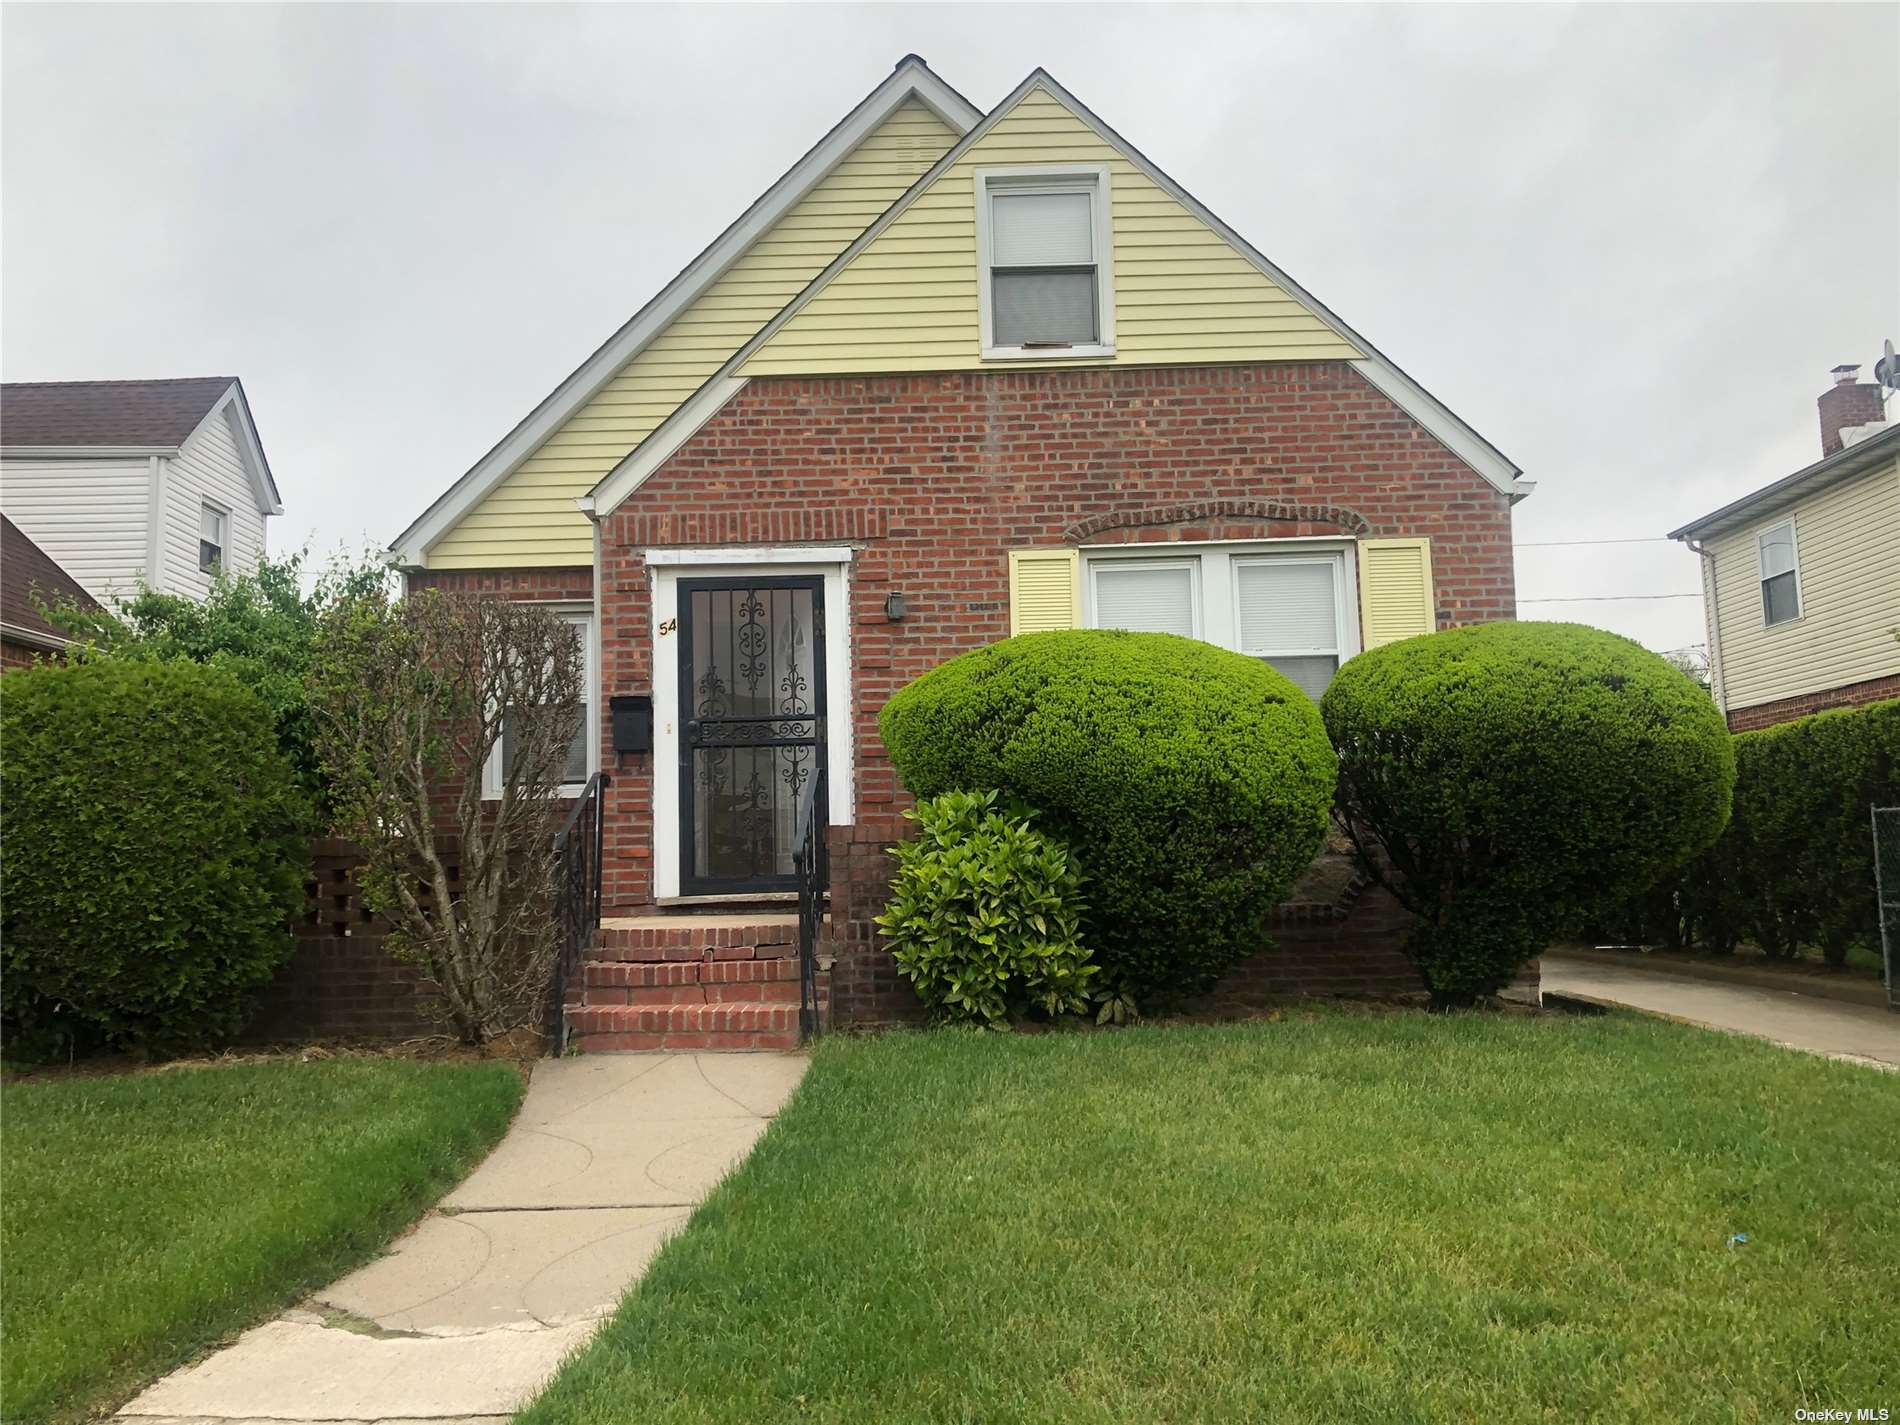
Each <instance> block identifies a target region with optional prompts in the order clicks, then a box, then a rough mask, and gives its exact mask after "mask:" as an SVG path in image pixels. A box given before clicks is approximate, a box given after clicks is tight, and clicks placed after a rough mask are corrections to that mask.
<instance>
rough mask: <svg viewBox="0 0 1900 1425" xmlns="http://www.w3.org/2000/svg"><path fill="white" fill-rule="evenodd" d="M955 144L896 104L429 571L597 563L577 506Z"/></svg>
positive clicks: (487, 502)
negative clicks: (624, 458) (888, 115)
mask: <svg viewBox="0 0 1900 1425" xmlns="http://www.w3.org/2000/svg"><path fill="white" fill-rule="evenodd" d="M956 138H957V135H956V133H955V131H954V130H952V129H951V128H950V126H949V125H947V124H945V123H944V122H943V121H942V120H941V119H939V118H938V117H937V116H936V115H935V114H933V113H931V112H930V110H929V109H927V108H925V107H924V106H923V105H922V104H920V103H918V102H917V101H916V100H914V99H913V100H910V101H908V102H907V103H905V104H903V105H902V106H900V107H899V108H898V109H896V110H895V111H894V112H893V113H892V114H891V116H890V117H889V118H888V119H886V120H885V121H884V123H883V124H882V125H881V126H880V127H879V128H878V129H877V131H876V132H874V133H872V134H871V135H870V136H869V137H867V138H866V139H865V140H864V141H863V142H862V143H860V144H859V145H858V146H857V147H856V148H855V149H853V150H852V151H851V152H850V154H848V155H847V156H846V157H845V159H844V160H843V161H842V162H841V163H839V164H838V166H837V167H836V168H834V169H832V171H831V172H830V173H829V174H827V175H826V176H825V177H824V179H823V180H822V181H821V182H820V183H819V184H818V185H817V186H816V187H815V188H813V189H812V191H811V192H810V193H808V194H806V195H805V197H804V198H803V199H802V200H800V201H799V203H798V204H797V205H796V206H794V207H793V208H792V209H791V210H790V211H789V212H787V213H786V214H785V216H784V217H782V218H781V219H780V220H779V221H778V223H777V224H776V225H775V226H774V227H773V228H772V229H771V230H770V231H769V232H767V233H765V234H763V235H762V236H761V237H760V238H759V239H758V240H757V241H756V242H754V243H753V244H752V246H751V247H749V248H747V249H746V251H745V253H744V254H743V255H742V256H741V257H740V258H739V260H738V261H736V262H735V263H733V265H732V266H731V267H730V268H728V269H727V270H726V272H725V273H724V274H723V275H721V276H720V278H719V279H718V281H716V282H715V283H713V285H712V286H711V287H709V288H707V289H706V291H705V292H703V293H702V294H701V295H700V297H699V299H698V300H697V301H696V302H694V303H693V304H692V305H691V306H689V307H688V308H687V309H686V310H685V311H683V312H682V313H680V315H679V316H678V317H677V318H676V319H675V320H674V321H673V323H672V325H670V326H669V327H667V329H666V330H665V331H663V332H661V333H660V334H659V335H658V336H656V337H655V338H654V339H653V340H652V341H651V342H649V343H648V344H647V345H646V346H645V347H644V348H643V349H642V350H641V351H640V352H638V353H637V354H636V355H635V356H634V357H633V358H632V359H631V360H630V361H628V362H627V364H626V365H625V366H623V367H621V369H620V370H619V371H618V372H617V373H616V374H615V375H614V377H613V379H612V380H610V381H609V382H608V383H607V384H606V385H605V386H604V387H602V388H601V389H600V391H599V392H597V393H596V394H595V396H594V397H593V399H592V400H590V401H589V402H588V403H587V404H586V405H584V406H582V407H581V408H580V410H578V411H576V412H575V413H574V414H573V415H572V416H571V417H569V418H568V420H567V421H566V422H565V423H564V424H563V425H562V426H561V428H560V429H559V430H557V431H555V432H554V433H553V434H552V435H550V436H549V437H548V438H547V440H546V441H544V442H543V443H542V445H541V447H540V448H539V449H538V450H536V451H535V452H534V453H533V454H532V455H530V456H529V457H528V458H527V459H526V460H525V461H523V462H522V463H521V465H520V466H519V468H517V469H516V470H515V471H514V472H513V473H512V474H510V475H509V476H508V478H507V479H506V480H504V481H502V482H501V484H499V485H497V486H496V487H495V488H494V489H493V490H492V491H490V492H489V494H488V496H487V497H486V498H485V499H484V500H482V501H481V502H480V503H479V504H477V505H476V506H475V507H474V508H473V509H472V510H470V512H469V513H468V514H466V515H464V516H463V517H462V519H461V520H460V521H459V522H458V523H457V524H456V526H455V528H453V529H451V530H450V531H449V532H448V533H447V534H445V535H443V536H442V538H441V539H440V540H438V541H437V542H436V543H435V544H434V545H433V546H432V547H431V548H430V549H429V551H428V554H427V562H428V566H429V567H430V568H431V569H479V568H489V567H520V566H524V565H529V566H532V565H542V566H546V565H567V564H590V563H592V562H593V557H594V555H593V536H592V532H591V530H590V528H589V526H588V522H587V517H586V516H585V515H583V514H581V512H580V511H579V510H577V509H576V508H575V507H574V501H575V500H576V499H577V498H579V497H580V496H582V495H584V494H586V493H587V492H588V491H589V490H591V489H592V488H593V487H594V486H595V484H597V483H598V482H599V481H600V479H601V478H602V477H603V476H605V475H606V474H607V472H608V471H610V470H612V469H613V467H614V466H615V465H617V464H619V463H620V460H621V459H622V457H624V456H625V455H627V454H628V452H630V451H632V450H633V449H634V448H635V447H636V446H638V445H639V443H640V442H641V441H642V440H644V439H645V438H646V437H647V436H648V435H649V434H650V433H651V432H652V431H653V429H654V428H655V427H656V426H658V425H659V424H660V422H661V421H663V420H665V419H666V418H667V416H669V415H671V414H672V412H673V411H674V409H675V408H676V407H678V406H679V405H680V403H681V402H683V401H684V400H685V399H686V398H687V397H688V396H690V395H692V394H693V392H694V391H696V390H698V389H699V387H700V386H701V385H702V384H704V382H705V381H706V379H707V378H708V377H709V376H711V375H712V374H713V373H714V372H715V371H717V370H718V369H719V368H720V367H721V366H722V365H724V364H725V362H726V361H727V360H728V359H730V358H731V356H732V354H733V352H735V351H737V350H738V349H739V348H740V347H741V346H743V345H744V344H745V343H746V341H747V339H748V338H750V337H751V336H752V334H753V333H754V332H756V331H758V329H759V328H760V327H762V326H764V325H765V324H766V323H767V322H768V321H770V320H771V319H772V318H773V317H774V316H775V315H777V314H778V312H779V310H780V309H781V308H783V307H784V306H785V304H786V303H787V302H789V301H790V300H791V299H792V298H793V297H794V296H796V295H797V294H798V293H799V292H800V291H802V290H804V288H805V286H806V284H807V283H809V282H810V281H811V279H812V278H813V277H815V276H817V275H818V273H819V272H821V271H823V270H824V267H825V265H826V264H827V263H829V262H830V261H831V260H832V259H833V258H835V257H836V256H837V255H838V254H839V253H840V252H842V251H843V250H844V249H845V247H846V246H847V245H848V244H849V243H850V242H851V240H852V239H853V238H855V237H857V235H858V234H859V233H861V232H863V231H864V229H865V228H867V227H868V226H870V224H871V221H872V220H873V219H874V218H876V217H877V215H878V214H879V213H882V212H883V211H884V210H885V209H886V208H888V207H889V206H890V205H891V204H892V203H893V202H894V201H896V199H897V197H898V195H899V194H901V193H902V192H903V191H904V190H905V189H906V188H908V187H909V186H910V185H911V184H912V183H914V182H915V181H916V180H917V177H918V175H920V174H921V173H923V172H924V170H925V169H927V168H929V167H930V165H931V164H933V163H935V162H936V161H937V160H938V159H939V158H941V157H942V156H943V155H944V153H945V151H946V150H948V149H949V147H950V145H951V144H953V143H954V142H956Z"/></svg>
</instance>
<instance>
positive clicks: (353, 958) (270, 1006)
mask: <svg viewBox="0 0 1900 1425" xmlns="http://www.w3.org/2000/svg"><path fill="white" fill-rule="evenodd" d="M310 851H311V856H310V861H311V865H310V879H309V880H308V881H306V882H305V883H304V909H303V914H302V915H300V916H299V917H298V918H297V922H296V924H295V925H294V926H293V929H294V930H295V932H296V937H297V948H296V949H295V950H294V951H293V952H292V954H291V957H290V960H289V963H287V964H286V965H285V966H284V967H283V968H282V969H281V970H279V971H278V972H277V978H276V979H275V980H273V981H272V982H271V984H270V986H269V987H268V988H267V989H266V990H265V991H264V993H263V994H262V995H261V996H260V997H259V1001H258V1007H257V1012H256V1013H255V1014H254V1015H253V1016H252V1018H251V1022H250V1023H249V1024H248V1025H247V1026H245V1030H244V1034H243V1038H244V1039H245V1040H247V1041H249V1042H251V1043H281V1042H285V1041H292V1040H308V1039H407V1038H413V1037H417V1036H420V1035H424V1034H434V1033H440V1032H441V1029H440V1026H439V1025H438V1024H437V1022H436V1021H434V1020H432V1019H430V1018H429V1017H428V1015H427V1014H426V1013H425V1012H424V1006H425V1004H426V1002H427V998H428V993H429V985H428V981H427V980H426V979H425V978H424V977H423V975H422V973H421V971H420V970H418V969H417V968H416V967H415V966H413V965H406V964H402V963H400V962H399V961H397V960H394V959H392V958H391V957H390V955H389V952H388V951H387V950H386V949H384V947H383V933H384V929H385V927H384V925H383V922H382V921H380V920H378V919H377V918H376V917H375V916H373V915H371V914H370V912H369V910H368V908H367V907H366V906H364V904H363V901H362V897H361V895H360V893H359V892H358V890H357V887H356V877H355V870H356V867H357V866H358V865H360V864H361V862H362V853H361V852H359V851H358V850H357V849H356V848H355V847H354V846H352V845H351V844H350V843H349V842H347V841H338V840H334V839H324V840H319V841H316V842H313V843H312V844H311V848H310Z"/></svg>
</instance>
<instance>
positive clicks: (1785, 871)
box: [1608, 700, 1900, 965]
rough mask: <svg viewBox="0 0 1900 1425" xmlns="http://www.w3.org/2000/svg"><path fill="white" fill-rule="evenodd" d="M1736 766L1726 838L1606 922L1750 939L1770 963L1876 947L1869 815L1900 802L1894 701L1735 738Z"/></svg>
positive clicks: (1726, 944)
mask: <svg viewBox="0 0 1900 1425" xmlns="http://www.w3.org/2000/svg"><path fill="white" fill-rule="evenodd" d="M1735 767H1736V778H1735V814H1734V816H1733V817H1731V818H1730V820H1729V824H1728V829H1727V830H1726V831H1724V832H1723V833H1722V836H1721V838H1720V839H1719V840H1718V841H1717V842H1716V843H1715V845H1713V846H1712V847H1710V848H1709V849H1708V851H1706V852H1704V853H1703V854H1702V855H1701V856H1698V857H1696V858H1695V859H1694V860H1692V861H1690V862H1689V863H1688V864H1687V865H1685V866H1684V867H1682V869H1681V870H1680V871H1679V872H1678V873H1677V874H1675V875H1674V876H1671V877H1670V878H1669V879H1667V880H1666V881H1665V882H1663V884H1662V885H1660V886H1659V887H1658V888H1657V889H1656V891H1655V892H1654V893H1652V894H1651V895H1650V896H1649V897H1647V898H1646V901H1645V903H1643V904H1641V905H1633V906H1626V907H1621V908H1619V911H1618V912H1617V914H1616V915H1615V916H1614V917H1613V918H1612V919H1611V920H1610V921H1609V922H1608V923H1609V924H1610V925H1612V926H1615V927H1617V928H1627V930H1628V932H1629V933H1628V936H1627V938H1629V939H1631V940H1640V941H1644V942H1647V943H1660V944H1662V945H1664V946H1666V947H1668V948H1670V949H1685V948H1688V947H1690V946H1694V947H1697V948H1700V949H1703V950H1709V951H1714V952H1716V953H1718V954H1726V953H1728V952H1729V951H1732V950H1733V949H1734V948H1735V946H1736V945H1737V943H1738V942H1740V941H1743V940H1747V941H1752V942H1753V943H1754V944H1755V945H1757V946H1759V947H1760V948H1761V951H1762V953H1763V954H1764V955H1766V956H1768V957H1769V958H1770V959H1775V960H1791V959H1794V958H1796V957H1797V956H1799V955H1800V954H1801V952H1802V951H1803V950H1804V949H1806V948H1815V949H1818V950H1820V952H1821V955H1822V957H1823V958H1824V959H1825V960H1826V961H1827V962H1828V963H1829V964H1833V965H1838V964H1841V963H1842V962H1844V961H1845V960H1846V958H1847V951H1848V948H1849V947H1850V946H1852V945H1854V944H1855V943H1856V942H1858V943H1861V944H1866V945H1874V946H1877V945H1878V944H1879V943H1880V921H1879V912H1878V908H1877V905H1876V894H1875V884H1874V842H1873V825H1872V822H1871V820H1870V818H1869V815H1868V809H1869V808H1870V807H1873V806H1896V805H1900V700H1891V701H1887V702H1880V703H1869V704H1867V705H1865V706H1863V707H1858V708H1841V709H1837V710H1835V711H1832V712H1823V713H1815V714H1813V715H1812V716H1810V717H1803V718H1796V719H1795V720H1793V721H1792V722H1784V723H1778V724H1777V725H1775V726H1774V727H1766V728H1762V729H1760V730H1759V731H1756V732H1744V733H1739V734H1737V736H1736V738H1735Z"/></svg>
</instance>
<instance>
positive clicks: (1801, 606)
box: [1755, 515, 1808, 629]
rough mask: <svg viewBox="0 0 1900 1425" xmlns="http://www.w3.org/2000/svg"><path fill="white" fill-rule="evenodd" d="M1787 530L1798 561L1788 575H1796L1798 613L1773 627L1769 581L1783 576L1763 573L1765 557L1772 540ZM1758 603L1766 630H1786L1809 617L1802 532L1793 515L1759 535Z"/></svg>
mask: <svg viewBox="0 0 1900 1425" xmlns="http://www.w3.org/2000/svg"><path fill="white" fill-rule="evenodd" d="M1783 529H1785V530H1787V531H1788V552H1789V554H1790V556H1791V557H1792V558H1793V560H1794V567H1793V568H1792V569H1790V570H1788V571H1786V572H1788V573H1791V574H1793V575H1794V613H1793V614H1792V615H1791V616H1790V617H1788V618H1783V619H1776V620H1775V621H1774V622H1773V623H1770V622H1769V621H1768V581H1769V580H1770V579H1771V578H1774V579H1778V578H1780V577H1781V576H1780V575H1779V574H1772V575H1771V574H1765V573H1763V572H1762V553H1763V551H1764V550H1765V549H1766V547H1767V543H1768V536H1769V535H1771V534H1774V533H1776V532H1777V531H1780V530H1783ZM1755 599H1756V607H1757V608H1759V609H1760V610H1761V626H1762V627H1763V628H1764V629H1770V628H1786V627H1788V625H1789V624H1795V623H1800V622H1801V620H1802V619H1803V618H1805V617H1807V612H1808V600H1807V595H1806V593H1805V591H1804V590H1803V589H1802V587H1801V532H1800V530H1798V529H1797V528H1796V527H1795V520H1794V516H1793V515H1790V516H1788V518H1787V519H1785V520H1776V521H1775V522H1774V523H1773V524H1771V525H1769V526H1767V527H1766V528H1764V529H1762V530H1761V531H1760V532H1758V533H1757V534H1756V535H1755Z"/></svg>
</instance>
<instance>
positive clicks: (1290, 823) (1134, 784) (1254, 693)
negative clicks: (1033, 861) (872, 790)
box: [878, 629, 1334, 1005]
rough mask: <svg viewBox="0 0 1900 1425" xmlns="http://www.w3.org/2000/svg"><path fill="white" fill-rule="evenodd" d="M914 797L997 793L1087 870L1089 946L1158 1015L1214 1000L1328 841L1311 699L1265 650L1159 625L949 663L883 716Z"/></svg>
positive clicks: (1009, 646)
mask: <svg viewBox="0 0 1900 1425" xmlns="http://www.w3.org/2000/svg"><path fill="white" fill-rule="evenodd" d="M878 726H879V729H880V731H881V732H882V734H883V738H884V744H885V746H886V747H887V748H888V749H889V750H890V754H891V760H892V762H893V763H894V764H895V766H896V768H897V771H898V774H899V775H900V776H901V777H902V778H903V779H904V784H905V785H906V786H907V787H909V789H910V790H911V791H912V792H913V793H914V794H915V795H917V796H918V797H920V798H924V797H933V796H936V795H938V794H940V793H943V792H948V791H969V790H996V791H999V792H1001V793H1003V794H1004V796H1005V797H1013V798H1018V799H1020V800H1021V801H1023V802H1024V803H1026V804H1027V805H1028V806H1029V807H1031V808H1033V809H1034V811H1035V812H1036V817H1037V820H1036V824H1037V825H1038V826H1039V827H1042V828H1045V829H1047V830H1048V831H1049V832H1051V833H1053V834H1054V835H1056V836H1057V837H1060V838H1061V839H1062V840H1063V841H1064V842H1065V843H1066V844H1067V845H1069V846H1070V847H1072V848H1073V849H1074V851H1075V853H1076V856H1077V857H1078V859H1079V860H1080V861H1081V864H1082V865H1083V866H1084V867H1085V868H1086V869H1087V872H1088V877H1089V894H1088V902H1089V906H1088V911H1087V913H1086V915H1085V916H1084V917H1083V921H1082V932H1083V939H1084V941H1085V942H1086V943H1087V945H1088V946H1089V948H1090V950H1092V951H1093V952H1094V954H1095V955H1096V957H1097V959H1098V960H1099V961H1100V963H1101V965H1102V969H1103V980H1104V981H1105V982H1106V987H1107V988H1110V989H1113V990H1115V991H1117V992H1119V993H1122V994H1128V995H1132V996H1134V997H1135V998H1136V999H1137V1000H1139V1001H1142V1002H1144V1005H1146V1004H1152V1003H1153V1002H1157V1001H1160V1002H1165V1001H1166V1000H1168V999H1171V998H1174V997H1175V996H1178V995H1182V994H1189V993H1195V992H1198V991H1202V990H1205V989H1207V988H1209V987H1210V986H1211V985H1212V984H1213V983H1214V981H1215V980H1216V979H1218V978H1219V976H1220V975H1221V973H1222V972H1223V971H1224V970H1226V969H1227V968H1228V967H1229V966H1231V965H1232V964H1233V963H1235V962H1236V961H1237V960H1239V959H1242V958H1244V957H1245V956H1247V955H1250V954H1252V953H1254V952H1255V951H1258V950H1260V949H1263V948H1265V947H1266V945H1267V944H1268V943H1269V941H1268V937H1267V933H1266V921H1267V916H1268V914H1269V913H1270V912H1271V911H1272V909H1273V907H1274V906H1275V905H1277V904H1278V903H1279V902H1280V901H1281V900H1282V899H1284V898H1285V896H1286V893H1287V891H1288V890H1289V889H1290V888H1291V887H1292V885H1293V882H1294V880H1295V879H1296V878H1297V877H1298V876H1299V874H1300V873H1301V872H1302V871H1304V870H1305V869H1306V867H1307V866H1308V865H1309V864H1310V863H1311V861H1312V859H1313V856H1314V854H1315V853H1316V852H1317V851H1318V850H1319V847H1320V844H1321V842H1322V841H1323V840H1324V838H1325V834H1326V816H1327V806H1328V804H1329V802H1330V801H1331V799H1332V790H1333V776H1334V759H1333V754H1332V749H1331V748H1329V747H1328V746H1327V744H1326V733H1325V729H1324V728H1323V727H1322V726H1321V725H1320V720H1319V712H1318V710H1317V709H1316V708H1315V707H1314V705H1313V702H1312V699H1310V698H1308V697H1307V696H1306V695H1305V694H1304V693H1302V692H1301V691H1300V690H1299V689H1298V688H1296V687H1295V686H1294V685H1293V684H1292V683H1290V682H1288V681H1287V680H1286V679H1285V678H1283V677H1282V676H1281V675H1280V674H1278V673H1276V672H1275V671H1274V670H1273V669H1271V668H1269V667H1268V666H1267V665H1266V664H1264V663H1262V662H1261V661H1260V660H1258V659H1256V658H1247V657H1244V656H1242V655H1241V654H1238V653H1230V652H1227V651H1225V650H1223V649H1219V648H1215V647H1214V646H1212V645H1211V644H1207V643H1200V642H1197V641H1195V640H1193V639H1188V638H1178V637H1176V636H1174V635H1172V634H1164V633H1120V632H1110V631H1105V630H1084V629H1074V630H1066V631H1062V632H1053V633H1034V634H1026V635H1023V636H1022V637H1019V638H1012V639H1008V640H1006V641H1004V642H1002V643H997V644H992V645H991V646H989V647H987V648H979V649H976V650H974V651H973V652H970V653H966V654H963V655H962V656H960V657H957V658H953V659H951V660H950V661H949V662H947V663H945V664H943V665H942V666H940V667H938V668H935V669H933V670H932V671H931V672H929V673H926V674H925V675H924V676H923V677H921V678H919V679H917V680H916V681H915V682H913V683H911V684H909V685H908V686H906V687H904V688H901V689H899V690H898V692H897V694H896V695H895V696H894V697H892V699H891V700H890V702H889V703H888V704H886V705H885V708H884V710H883V712H882V713H881V714H880V716H879V719H878Z"/></svg>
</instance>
